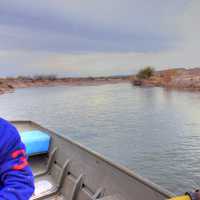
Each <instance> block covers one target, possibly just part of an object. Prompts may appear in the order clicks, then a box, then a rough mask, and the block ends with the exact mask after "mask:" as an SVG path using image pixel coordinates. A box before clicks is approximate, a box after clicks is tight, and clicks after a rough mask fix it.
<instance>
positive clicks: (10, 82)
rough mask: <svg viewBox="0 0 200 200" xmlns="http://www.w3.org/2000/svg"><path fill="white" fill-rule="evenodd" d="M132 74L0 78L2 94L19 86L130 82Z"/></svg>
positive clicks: (0, 92)
mask: <svg viewBox="0 0 200 200" xmlns="http://www.w3.org/2000/svg"><path fill="white" fill-rule="evenodd" d="M130 80H131V76H108V77H86V78H56V77H53V76H37V77H17V78H0V94H4V93H6V92H13V91H14V90H15V89H17V88H29V87H43V86H58V85H71V86H76V85H77V86H78V85H79V86H84V85H101V84H115V83H122V82H130Z"/></svg>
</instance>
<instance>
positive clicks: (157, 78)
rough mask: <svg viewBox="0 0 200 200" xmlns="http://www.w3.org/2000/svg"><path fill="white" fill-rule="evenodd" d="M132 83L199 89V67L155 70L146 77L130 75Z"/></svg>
mask: <svg viewBox="0 0 200 200" xmlns="http://www.w3.org/2000/svg"><path fill="white" fill-rule="evenodd" d="M132 83H133V84H134V85H136V86H145V87H155V86H156V87H165V88H169V89H179V90H189V91H200V68H192V69H185V68H177V69H167V70H162V71H157V72H154V74H153V75H152V76H151V77H150V78H148V79H138V78H137V76H136V75H135V76H133V77H132Z"/></svg>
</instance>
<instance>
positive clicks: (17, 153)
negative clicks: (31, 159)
mask: <svg viewBox="0 0 200 200" xmlns="http://www.w3.org/2000/svg"><path fill="white" fill-rule="evenodd" d="M33 192H34V179H33V174H32V171H31V168H30V167H29V165H28V162H27V159H26V153H25V146H24V144H23V143H22V142H21V139H20V136H19V133H18V131H17V130H16V128H15V127H14V126H12V125H11V124H10V123H9V122H7V121H6V120H4V119H1V118H0V200H28V199H29V198H30V197H31V195H32V194H33Z"/></svg>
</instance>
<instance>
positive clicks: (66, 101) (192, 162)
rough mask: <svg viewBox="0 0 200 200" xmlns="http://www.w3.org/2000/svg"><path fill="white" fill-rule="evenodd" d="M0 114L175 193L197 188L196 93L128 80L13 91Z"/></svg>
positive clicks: (199, 108) (0, 102)
mask: <svg viewBox="0 0 200 200" xmlns="http://www.w3.org/2000/svg"><path fill="white" fill-rule="evenodd" d="M0 116H1V117H3V118H6V119H8V120H15V119H17V120H20V119H22V120H23V119H24V120H33V121H36V122H38V123H41V124H42V125H43V126H46V127H48V128H50V129H53V130H55V131H56V132H58V133H59V134H62V135H65V136H66V137H69V138H71V139H73V140H75V141H78V142H80V143H82V144H83V145H85V146H87V147H88V148H90V149H92V150H94V151H96V152H98V153H101V154H103V155H104V156H105V157H107V158H109V159H111V160H113V161H114V162H116V163H118V164H121V165H124V166H126V167H128V168H129V169H131V170H133V171H134V172H137V173H139V174H140V175H142V176H143V177H145V178H147V179H150V180H151V181H153V182H154V183H156V184H159V185H160V186H162V187H164V188H166V189H168V190H170V191H171V192H174V193H177V194H181V193H182V192H185V191H188V190H191V189H193V188H199V186H200V93H192V92H185V91H184V92H183V91H170V90H166V89H163V88H138V87H133V86H132V85H130V84H128V83H123V84H113V85H112V84H110V85H100V86H58V87H41V88H28V89H18V90H17V91H15V92H14V93H8V94H5V95H2V96H0Z"/></svg>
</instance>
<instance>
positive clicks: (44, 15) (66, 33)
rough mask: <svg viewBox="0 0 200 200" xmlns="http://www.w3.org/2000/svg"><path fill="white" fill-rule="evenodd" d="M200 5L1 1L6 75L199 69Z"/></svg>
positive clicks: (170, 0)
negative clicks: (172, 68)
mask: <svg viewBox="0 0 200 200" xmlns="http://www.w3.org/2000/svg"><path fill="white" fill-rule="evenodd" d="M199 10H200V1H199V0H167V1H161V0H151V1H147V0H101V1H100V0H42V1H33V0H15V1H13V0H1V1H0V68H1V70H0V75H1V76H2V75H3V76H7V75H17V74H36V73H37V74H40V73H54V74H62V75H66V76H70V75H74V76H88V75H101V74H127V73H132V72H134V71H136V70H137V69H138V68H140V67H142V66H144V65H153V66H155V67H157V68H165V67H177V66H186V67H188V66H198V64H199V55H198V51H199V50H200V47H199V46H200V40H199V33H200V28H199V21H200V14H199Z"/></svg>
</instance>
